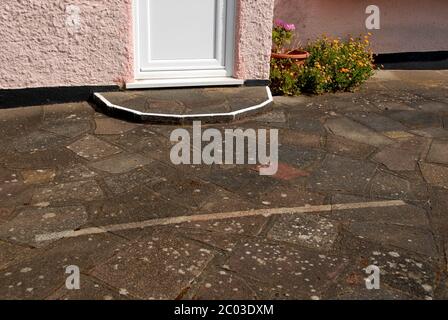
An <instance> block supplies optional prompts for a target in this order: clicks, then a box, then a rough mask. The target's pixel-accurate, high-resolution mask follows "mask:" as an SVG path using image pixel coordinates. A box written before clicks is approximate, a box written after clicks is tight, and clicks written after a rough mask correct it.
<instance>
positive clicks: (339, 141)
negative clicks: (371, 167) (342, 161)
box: [325, 135, 376, 159]
mask: <svg viewBox="0 0 448 320" xmlns="http://www.w3.org/2000/svg"><path fill="white" fill-rule="evenodd" d="M325 149H326V150H327V151H328V152H330V153H334V154H337V155H340V156H345V157H348V158H355V159H366V158H367V157H369V155H371V154H372V153H373V152H374V151H375V150H376V148H375V147H373V146H371V145H368V144H364V143H358V142H355V141H353V140H348V139H345V138H342V137H339V136H335V135H328V137H327V141H326V145H325Z"/></svg>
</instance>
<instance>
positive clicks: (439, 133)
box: [411, 127, 448, 139]
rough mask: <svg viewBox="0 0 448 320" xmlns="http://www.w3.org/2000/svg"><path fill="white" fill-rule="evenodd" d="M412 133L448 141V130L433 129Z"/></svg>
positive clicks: (413, 131)
mask: <svg viewBox="0 0 448 320" xmlns="http://www.w3.org/2000/svg"><path fill="white" fill-rule="evenodd" d="M411 132H412V133H414V134H416V135H419V136H422V137H425V138H436V139H448V130H446V129H443V128H435V127H431V128H424V129H420V130H412V131H411Z"/></svg>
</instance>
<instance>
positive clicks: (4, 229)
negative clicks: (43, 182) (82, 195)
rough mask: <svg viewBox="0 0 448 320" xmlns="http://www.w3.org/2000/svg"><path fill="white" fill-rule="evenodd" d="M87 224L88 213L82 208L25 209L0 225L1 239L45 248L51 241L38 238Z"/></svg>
mask: <svg viewBox="0 0 448 320" xmlns="http://www.w3.org/2000/svg"><path fill="white" fill-rule="evenodd" d="M86 222H87V212H86V209H85V208H84V207H82V206H70V207H58V208H50V207H47V208H39V207H37V208H36V207H33V208H25V209H20V210H18V213H17V215H16V216H15V217H14V218H13V219H12V220H10V221H9V222H6V223H4V224H1V225H0V238H2V239H5V240H11V241H15V242H18V243H22V244H27V245H30V246H34V247H43V246H46V245H48V244H50V242H51V241H43V242H38V241H36V236H38V235H42V234H45V233H53V232H59V231H64V230H75V229H76V228H78V227H80V226H82V225H84V224H85V223H86Z"/></svg>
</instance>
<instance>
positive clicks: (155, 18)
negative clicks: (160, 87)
mask: <svg viewBox="0 0 448 320" xmlns="http://www.w3.org/2000/svg"><path fill="white" fill-rule="evenodd" d="M234 8H235V6H234V0H136V2H135V19H136V23H135V32H136V69H137V70H136V77H137V78H138V79H154V78H160V79H166V78H188V77H229V76H231V75H232V68H233V42H234V38H233V28H234V22H233V21H234Z"/></svg>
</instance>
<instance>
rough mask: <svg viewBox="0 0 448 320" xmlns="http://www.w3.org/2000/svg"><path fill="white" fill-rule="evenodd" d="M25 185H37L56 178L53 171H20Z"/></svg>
mask: <svg viewBox="0 0 448 320" xmlns="http://www.w3.org/2000/svg"><path fill="white" fill-rule="evenodd" d="M22 176H23V182H24V183H25V184H39V183H48V182H51V181H52V180H53V179H54V177H55V176H56V172H55V170H54V169H39V170H25V171H22Z"/></svg>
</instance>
